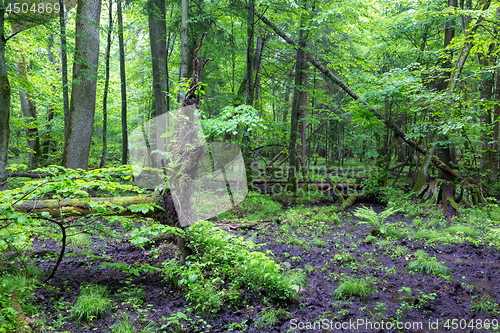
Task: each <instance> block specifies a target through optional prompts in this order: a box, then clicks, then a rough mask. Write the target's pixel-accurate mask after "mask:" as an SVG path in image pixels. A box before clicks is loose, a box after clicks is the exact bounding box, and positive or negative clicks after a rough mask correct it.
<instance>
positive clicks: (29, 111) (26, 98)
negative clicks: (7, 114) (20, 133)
mask: <svg viewBox="0 0 500 333" xmlns="http://www.w3.org/2000/svg"><path fill="white" fill-rule="evenodd" d="M18 70H19V76H20V77H21V78H22V80H23V81H24V82H25V83H26V85H28V73H27V70H26V60H25V59H24V56H21V61H20V62H19V64H18ZM19 98H20V100H21V112H22V114H23V117H24V118H28V119H27V120H26V123H27V124H30V123H32V122H34V123H35V125H34V127H33V125H31V126H27V127H25V129H24V130H25V132H26V136H27V137H28V148H29V149H30V152H29V153H28V155H29V162H28V165H29V167H30V168H33V167H35V166H36V165H37V164H38V163H39V161H40V158H41V155H42V152H41V149H40V138H39V136H38V127H36V106H35V103H33V100H32V98H31V96H30V95H29V94H28V93H26V92H25V91H24V90H22V89H21V90H19Z"/></svg>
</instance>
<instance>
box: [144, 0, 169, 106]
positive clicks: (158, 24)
mask: <svg viewBox="0 0 500 333" xmlns="http://www.w3.org/2000/svg"><path fill="white" fill-rule="evenodd" d="M148 21H149V41H150V45H151V60H152V65H153V93H154V95H153V98H154V101H153V105H154V115H155V116H159V115H161V114H164V113H165V112H167V105H166V94H165V92H166V90H167V84H168V83H167V68H166V64H167V42H166V40H165V37H166V35H167V25H166V12H165V1H164V0H149V1H148Z"/></svg>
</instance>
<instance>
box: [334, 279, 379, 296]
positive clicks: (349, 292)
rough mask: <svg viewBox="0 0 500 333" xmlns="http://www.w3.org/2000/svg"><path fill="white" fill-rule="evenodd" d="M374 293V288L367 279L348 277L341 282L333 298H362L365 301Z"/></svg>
mask: <svg viewBox="0 0 500 333" xmlns="http://www.w3.org/2000/svg"><path fill="white" fill-rule="evenodd" d="M372 292H373V287H372V285H371V284H370V282H369V281H368V280H367V279H366V278H364V279H358V278H355V277H350V276H348V277H346V278H344V279H342V280H341V283H340V285H339V286H338V287H337V289H335V291H334V292H333V296H335V297H336V298H347V297H350V296H360V297H361V298H362V299H365V298H367V297H368V296H369V295H370V294H371V293H372Z"/></svg>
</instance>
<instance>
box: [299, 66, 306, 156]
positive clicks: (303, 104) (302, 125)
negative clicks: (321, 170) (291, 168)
mask: <svg viewBox="0 0 500 333" xmlns="http://www.w3.org/2000/svg"><path fill="white" fill-rule="evenodd" d="M303 66H304V68H303V69H302V86H301V92H300V94H301V95H300V112H299V124H298V126H299V137H300V154H301V156H302V161H305V160H306V157H307V140H306V138H307V132H306V129H307V127H308V126H307V122H306V121H305V118H306V117H307V106H308V105H307V90H306V85H307V67H308V63H306V62H304V65H303Z"/></svg>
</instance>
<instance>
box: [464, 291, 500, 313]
mask: <svg viewBox="0 0 500 333" xmlns="http://www.w3.org/2000/svg"><path fill="white" fill-rule="evenodd" d="M469 310H470V311H472V312H479V313H489V314H493V315H498V314H500V309H499V307H498V302H496V301H495V299H493V297H491V296H490V295H486V294H485V295H483V296H481V298H480V299H479V300H478V301H475V300H473V301H472V302H471V306H470V308H469Z"/></svg>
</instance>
